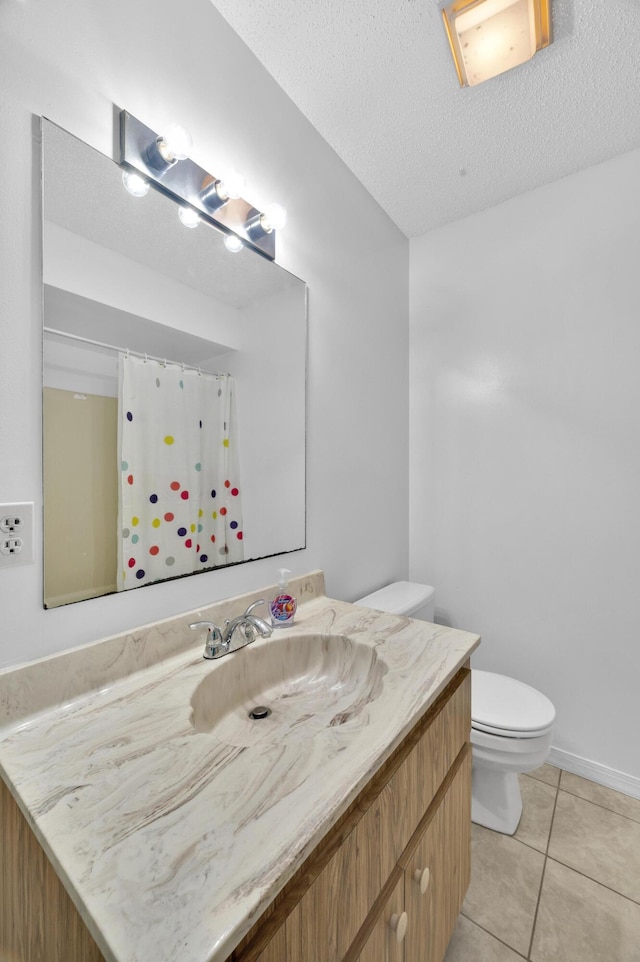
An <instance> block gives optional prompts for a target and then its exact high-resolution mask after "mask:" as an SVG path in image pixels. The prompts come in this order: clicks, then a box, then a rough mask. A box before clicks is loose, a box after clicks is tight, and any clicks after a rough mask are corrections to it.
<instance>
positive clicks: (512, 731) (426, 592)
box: [355, 581, 556, 835]
mask: <svg viewBox="0 0 640 962" xmlns="http://www.w3.org/2000/svg"><path fill="white" fill-rule="evenodd" d="M434 595H435V592H434V589H433V588H432V587H431V586H430V585H421V584H416V583H415V582H412V581H397V582H395V583H394V584H391V585H387V586H386V587H384V588H381V589H380V590H379V591H374V592H373V593H372V594H370V595H366V596H365V597H364V598H360V599H359V600H358V601H356V602H355V603H356V604H358V605H365V606H366V607H367V608H377V609H378V610H379V611H388V612H390V613H392V614H396V615H406V616H407V617H409V618H417V619H418V620H420V621H431V622H432V621H433V620H434V605H435V598H434ZM555 717H556V712H555V708H554V707H553V705H552V703H551V702H550V701H549V699H548V698H547V697H546V696H545V695H543V694H541V693H540V692H539V691H536V689H535V688H531V687H530V686H529V685H525V684H524V683H523V682H521V681H516V680H515V679H514V678H508V677H507V676H506V675H496V674H494V673H493V672H490V671H479V670H478V669H475V668H474V669H473V670H472V672H471V746H472V755H473V776H472V800H471V819H472V821H474V822H477V824H478V825H484V826H485V827H486V828H491V829H493V830H494V831H495V832H503V833H504V834H505V835H513V833H514V832H515V830H516V829H517V827H518V822H519V821H520V816H521V814H522V798H521V796H520V786H519V784H518V774H519V773H520V772H530V771H533V769H534V768H538V767H539V766H540V765H542V764H543V762H544V761H545V760H546V758H547V756H548V754H549V749H550V748H551V740H552V737H553V723H554V721H555Z"/></svg>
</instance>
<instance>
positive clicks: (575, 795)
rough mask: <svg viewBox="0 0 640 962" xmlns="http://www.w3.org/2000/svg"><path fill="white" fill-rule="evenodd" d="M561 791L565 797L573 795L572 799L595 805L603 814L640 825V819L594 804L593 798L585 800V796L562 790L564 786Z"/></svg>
mask: <svg viewBox="0 0 640 962" xmlns="http://www.w3.org/2000/svg"><path fill="white" fill-rule="evenodd" d="M594 784H595V783H594ZM559 791H561V792H563V793H564V794H565V795H571V797H572V798H579V799H580V801H581V802H588V803H589V805H595V807H596V808H600V809H602V811H603V812H611V814H612V815H618V816H619V817H620V818H626V819H627V821H628V822H635V823H636V825H638V824H640V817H639V818H633V816H632V815H623V814H622V812H616V810H615V808H609V807H608V806H607V805H601V804H600V802H594V800H593V799H592V798H585V797H584V795H578V794H577V793H576V792H570V791H568V790H567V789H566V788H562V786H561V787H560V789H559Z"/></svg>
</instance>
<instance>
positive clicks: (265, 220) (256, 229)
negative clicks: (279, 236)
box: [244, 204, 287, 239]
mask: <svg viewBox="0 0 640 962" xmlns="http://www.w3.org/2000/svg"><path fill="white" fill-rule="evenodd" d="M286 223H287V212H286V210H285V209H284V207H282V206H281V204H269V206H268V207H266V208H265V209H264V211H263V212H262V213H260V212H258V213H257V214H254V215H253V216H252V217H250V218H249V220H247V221H246V222H245V225H244V226H245V230H246V232H247V234H248V235H249V237H251V238H252V239H256V238H258V237H264V236H265V235H266V234H270V233H271V232H272V231H274V230H282V228H283V227H284V225H285V224H286Z"/></svg>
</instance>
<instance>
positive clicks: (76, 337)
mask: <svg viewBox="0 0 640 962" xmlns="http://www.w3.org/2000/svg"><path fill="white" fill-rule="evenodd" d="M43 330H44V332H45V334H55V335H57V336H58V337H68V338H69V340H71V341H81V342H82V343H83V344H91V345H92V347H101V348H103V349H104V350H106V351H115V353H116V354H133V356H134V357H142V358H144V359H145V361H158V363H159V364H165V365H166V364H176V365H177V366H178V367H181V368H182V370H183V371H197V372H198V374H210V375H211V377H229V376H230V375H228V374H225V373H224V372H222V371H203V370H202V368H200V367H194V366H193V364H185V363H184V362H183V361H172V360H170V359H169V358H166V357H155V356H154V355H153V354H144V353H143V352H142V351H132V350H129V348H128V347H116V346H115V345H114V344H105V343H103V342H102V341H94V340H93V339H92V338H90V337H82V336H81V335H80V334H70V333H69V332H68V331H58V330H56V329H55V328H54V327H44V328H43Z"/></svg>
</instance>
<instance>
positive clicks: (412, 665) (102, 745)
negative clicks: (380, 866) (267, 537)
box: [0, 573, 479, 962]
mask: <svg viewBox="0 0 640 962" xmlns="http://www.w3.org/2000/svg"><path fill="white" fill-rule="evenodd" d="M305 578H306V581H305V580H304V579H297V580H296V582H292V583H291V585H292V587H293V588H294V590H295V589H296V588H297V591H298V597H299V598H300V601H301V602H302V603H301V604H299V609H298V615H297V617H296V624H295V625H294V626H293V627H292V628H289V629H286V631H287V632H288V633H289V632H290V633H291V634H292V637H296V638H297V637H301V638H302V636H305V635H309V634H318V633H322V634H331V635H335V634H337V635H341V636H343V637H346V638H348V639H351V640H352V641H354V642H359V643H361V644H364V645H368V646H371V648H372V649H374V650H375V653H376V655H377V657H378V659H379V660H380V662H381V663H382V664H383V665H384V668H385V672H384V675H383V677H382V681H381V686H378V687H379V690H378V691H377V693H376V697H375V700H373V701H371V702H368V701H366V700H365V701H364V702H363V703H360V704H359V705H358V710H357V711H356V712H353V713H351V715H350V717H349V720H348V723H347V724H337V725H336V724H332V725H327V726H326V727H322V726H316V730H315V731H314V734H313V737H312V738H307V737H304V736H301V735H300V734H299V732H297V731H296V729H295V726H292V727H291V730H288V731H286V732H285V733H284V734H283V736H282V737H280V738H279V739H278V740H277V741H275V742H271V741H269V740H266V741H265V740H262V741H257V742H255V743H254V744H246V743H242V739H240V741H239V743H238V744H233V743H232V742H233V739H226V738H223V737H218V736H217V735H216V733H215V730H214V732H213V733H210V732H206V733H205V732H198V731H196V730H195V729H194V727H193V725H192V722H191V699H192V697H193V695H194V692H195V691H196V689H197V688H198V686H199V685H200V683H201V682H202V680H203V678H205V677H206V676H207V675H208V674H209V673H210V672H215V671H218V670H219V669H220V666H222V665H224V663H225V662H228V660H229V659H244V658H251V657H252V655H254V654H255V653H256V651H257V649H258V648H259V647H265V646H268V645H269V644H270V643H271V642H272V639H273V638H275V637H276V636H277V635H278V636H279V635H282V634H284V632H281V631H279V632H274V635H273V636H272V638H271V639H264V640H259V641H256V642H254V643H253V645H251V646H249V647H248V648H244V649H241V650H240V651H238V652H236V653H233V654H231V655H228V656H226V657H225V658H222V659H220V660H218V661H214V662H212V661H205V660H203V658H202V647H203V645H202V639H198V638H196V637H195V636H194V635H193V633H191V632H189V631H188V628H186V625H187V624H188V622H189V621H193V620H198V619H200V618H206V619H211V620H214V621H216V622H217V623H220V622H221V621H222V620H223V617H224V616H230V615H233V614H238V613H239V612H240V611H242V610H244V606H245V604H248V603H251V601H253V600H255V598H257V597H259V593H253V594H251V595H246V596H243V597H242V598H238V599H231V600H230V601H228V602H224V603H222V602H221V603H219V604H218V605H213V606H211V607H210V608H206V609H200V610H199V611H197V612H190V613H186V614H185V615H184V616H181V617H180V618H178V619H172V620H171V621H170V622H166V623H165V622H163V623H159V624H158V625H155V626H148V627H147V628H146V629H140V630H139V631H138V632H137V633H130V634H128V635H126V636H120V637H118V638H115V639H107V640H105V642H100V643H97V644H94V645H91V646H87V647H86V648H81V649H77V650H75V651H72V652H68V653H65V654H64V655H63V656H56V657H53V658H51V659H46V660H44V661H43V662H39V663H34V664H33V665H31V666H29V665H27V666H24V667H23V668H18V669H14V670H11V671H5V672H2V673H0V726H2V727H0V772H1V773H2V776H3V778H4V780H5V781H6V783H7V785H8V786H9V788H10V789H11V791H12V793H13V795H14V796H15V798H16V800H17V801H18V804H19V805H20V807H21V809H22V811H23V812H24V813H25V815H26V817H27V819H28V821H29V824H30V825H31V827H32V828H33V830H34V832H35V833H36V836H37V837H38V839H39V841H40V843H41V845H42V846H43V848H44V850H45V852H46V853H47V855H48V857H49V858H50V860H51V862H52V863H53V865H54V867H55V868H56V871H57V872H58V875H59V876H60V878H61V879H62V881H63V883H64V885H65V887H66V889H67V891H68V892H69V894H70V895H71V897H72V898H73V901H74V903H75V904H76V906H77V908H78V910H79V911H80V914H81V915H82V917H83V919H84V921H85V922H86V924H87V927H88V928H89V930H90V932H91V934H92V935H93V937H94V938H95V940H96V942H97V943H98V945H99V947H100V950H101V951H102V953H103V954H104V956H105V958H106V959H107V960H109V962H140V960H147V959H148V960H153V962H175V960H176V959H180V960H181V962H221V960H224V959H226V958H227V956H228V955H229V954H230V952H231V951H232V949H233V948H234V947H235V946H236V945H237V944H238V942H239V941H240V940H241V939H242V937H243V936H244V935H245V934H246V932H247V931H248V930H249V928H250V927H251V926H252V925H253V923H254V922H255V921H256V919H258V918H259V917H260V915H261V914H262V912H263V911H264V909H265V908H266V907H267V906H268V905H269V903H270V902H271V901H272V900H273V898H274V897H275V895H276V894H277V893H278V892H279V891H280V889H281V888H282V887H283V886H284V884H285V883H286V882H287V881H288V880H289V878H291V876H292V875H293V874H294V873H295V871H296V870H297V868H298V867H299V866H300V865H301V864H302V862H303V861H304V859H305V858H306V857H307V856H308V855H309V854H310V852H311V851H312V850H313V849H314V847H315V846H316V845H317V844H318V842H319V841H320V840H321V839H322V838H323V836H324V835H325V834H326V832H327V831H328V829H329V828H330V827H331V825H332V824H334V822H335V821H337V819H338V818H339V817H340V815H341V814H342V813H343V812H344V811H345V810H346V809H347V808H348V806H349V805H350V803H351V802H352V801H353V799H354V798H355V797H356V796H357V794H358V793H359V792H360V791H361V789H362V788H363V787H364V786H365V785H366V784H367V782H368V781H369V780H370V778H371V777H372V775H373V774H374V773H375V772H376V771H377V770H378V768H379V767H380V766H381V765H382V763H383V762H384V761H385V759H386V758H388V757H389V755H390V754H391V753H392V752H393V750H394V749H395V748H396V747H397V745H398V744H399V743H400V741H401V740H402V739H403V737H404V736H405V735H406V734H407V733H408V732H409V731H410V730H411V728H412V727H413V726H414V724H415V723H416V722H417V720H418V719H419V718H420V717H421V716H422V715H423V714H424V712H425V711H426V710H427V708H428V707H429V705H430V704H431V703H432V702H433V700H434V699H435V698H436V697H437V695H438V694H439V693H440V691H442V689H443V688H444V687H445V686H446V684H447V683H448V681H449V680H450V679H451V678H452V677H453V675H454V674H455V673H456V671H457V670H458V669H459V667H460V666H461V665H462V664H463V663H464V662H465V661H466V660H467V658H468V657H469V655H470V654H471V652H472V651H473V650H474V648H475V647H476V646H477V644H478V642H479V639H478V636H477V635H473V634H469V633H467V632H463V631H458V630H454V629H451V628H446V627H442V626H436V625H430V624H427V623H424V622H417V621H411V620H410V619H407V618H402V617H397V616H393V615H388V614H383V613H381V612H376V611H373V610H371V609H368V608H362V607H358V606H356V605H350V604H346V603H344V602H339V601H333V600H331V599H329V598H326V597H325V596H324V594H323V590H324V587H323V578H322V575H321V573H314V574H312V575H310V576H305ZM185 628H186V630H185ZM168 639H169V640H168ZM136 645H137V649H136ZM134 649H135V651H134V653H133V654H132V651H133V650H134ZM158 653H160V655H161V658H160V660H154V658H155V657H159V656H158Z"/></svg>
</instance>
